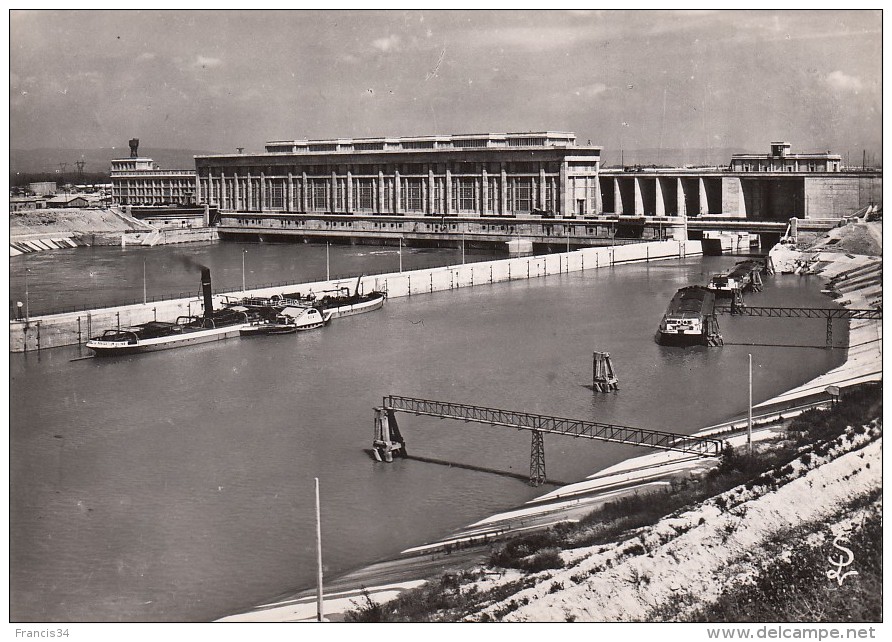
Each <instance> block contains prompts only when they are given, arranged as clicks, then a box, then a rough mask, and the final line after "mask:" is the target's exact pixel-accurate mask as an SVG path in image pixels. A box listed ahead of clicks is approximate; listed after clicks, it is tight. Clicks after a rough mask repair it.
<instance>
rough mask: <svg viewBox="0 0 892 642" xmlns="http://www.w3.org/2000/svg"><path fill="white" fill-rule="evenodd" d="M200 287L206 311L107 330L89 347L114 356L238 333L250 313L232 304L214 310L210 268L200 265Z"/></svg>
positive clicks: (246, 321)
mask: <svg viewBox="0 0 892 642" xmlns="http://www.w3.org/2000/svg"><path fill="white" fill-rule="evenodd" d="M201 290H202V296H203V298H204V314H203V315H201V316H181V317H178V318H177V320H176V322H173V323H171V322H165V321H149V322H148V323H142V324H139V325H135V326H132V327H129V328H117V329H112V330H106V331H105V332H103V333H102V334H101V335H100V336H98V337H93V338H92V339H90V340H89V341H87V347H88V348H90V350H92V351H93V353H94V354H95V356H97V357H111V356H118V355H128V354H139V353H142V352H155V351H157V350H169V349H171V348H180V347H183V346H187V345H194V344H197V343H207V342H209V341H220V340H222V339H228V338H230V337H237V336H239V334H240V332H241V329H242V328H243V327H245V326H247V325H249V323H250V319H249V317H248V313H247V312H246V311H245V310H237V309H232V308H223V309H221V310H214V301H213V297H212V295H211V271H210V270H209V269H208V268H202V269H201Z"/></svg>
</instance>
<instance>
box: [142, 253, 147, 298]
mask: <svg viewBox="0 0 892 642" xmlns="http://www.w3.org/2000/svg"><path fill="white" fill-rule="evenodd" d="M142 304H143V305H145V304H146V260H145V259H143V260H142Z"/></svg>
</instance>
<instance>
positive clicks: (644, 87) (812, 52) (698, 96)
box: [9, 10, 882, 164]
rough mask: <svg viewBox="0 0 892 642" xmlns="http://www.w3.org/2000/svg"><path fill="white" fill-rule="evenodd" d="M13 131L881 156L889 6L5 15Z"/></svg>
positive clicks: (249, 141) (93, 142)
mask: <svg viewBox="0 0 892 642" xmlns="http://www.w3.org/2000/svg"><path fill="white" fill-rule="evenodd" d="M9 20H10V31H9V37H10V65H9V67H10V110H9V116H10V141H9V143H10V147H11V148H14V149H32V148H43V147H51V148H63V149H76V148H96V147H113V146H118V147H126V144H127V140H128V139H130V138H133V137H136V138H139V139H140V140H141V145H143V146H147V147H153V148H161V147H165V148H187V149H196V150H205V151H215V152H234V151H235V150H236V148H237V147H244V148H245V150H246V151H249V152H250V151H262V150H263V145H264V143H265V142H266V141H269V140H277V139H278V140H282V139H286V140H293V139H300V138H310V139H313V138H337V137H344V138H348V137H362V136H409V135H426V134H461V133H484V132H520V131H543V130H554V131H572V132H575V133H576V135H577V140H578V142H579V143H581V144H586V143H588V142H589V141H591V144H593V145H600V146H603V147H604V148H605V152H606V151H608V150H616V149H642V148H654V149H665V148H685V149H688V148H739V149H742V150H746V151H750V152H760V153H761V152H764V153H767V151H768V147H769V143H770V142H771V141H774V140H786V141H789V142H790V143H791V144H792V146H793V151H802V152H807V151H826V150H832V151H833V152H835V153H841V154H843V155H844V156H845V154H847V153H851V154H852V158H853V163H854V159H855V158H856V157H857V160H858V164H860V159H861V154H862V150H864V149H866V150H867V152H868V154H876V155H877V156H879V155H880V154H881V151H882V150H881V145H882V141H881V107H882V102H881V96H882V31H881V28H882V16H881V14H880V12H879V11H875V10H871V11H630V12H622V11H594V10H592V11H588V10H586V11H582V10H567V11H557V10H555V11H514V10H510V11H509V10H502V11H427V10H413V11H403V10H390V11H356V10H352V11H171V10H164V11H98V10H92V11H12V12H11V13H10V18H9Z"/></svg>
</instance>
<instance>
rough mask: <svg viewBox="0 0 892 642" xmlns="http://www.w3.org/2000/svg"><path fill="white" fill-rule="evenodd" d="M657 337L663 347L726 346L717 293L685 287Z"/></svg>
mask: <svg viewBox="0 0 892 642" xmlns="http://www.w3.org/2000/svg"><path fill="white" fill-rule="evenodd" d="M657 334H658V341H659V343H660V344H661V345H677V346H690V345H709V346H717V345H722V336H721V334H719V326H718V321H717V320H716V316H715V294H713V293H712V292H711V291H710V290H709V289H708V288H705V287H703V286H700V285H692V286H688V287H686V288H681V289H680V290H679V291H678V292H676V293H675V295H674V296H673V297H672V300H671V301H670V302H669V306H668V307H667V308H666V313H665V314H664V315H663V319H662V321H660V328H659V330H658V333H657Z"/></svg>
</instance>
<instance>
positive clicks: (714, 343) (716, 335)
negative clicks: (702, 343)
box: [704, 314, 725, 348]
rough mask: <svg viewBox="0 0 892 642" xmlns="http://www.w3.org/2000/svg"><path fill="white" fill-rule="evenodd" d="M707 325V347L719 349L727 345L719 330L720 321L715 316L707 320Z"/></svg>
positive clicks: (708, 317)
mask: <svg viewBox="0 0 892 642" xmlns="http://www.w3.org/2000/svg"><path fill="white" fill-rule="evenodd" d="M705 323H706V332H705V333H704V334H705V335H706V345H707V346H709V347H712V348H718V347H721V346H723V345H725V340H724V339H723V338H722V332H721V330H720V329H719V320H718V318H717V317H716V315H714V314H710V315H709V316H707V317H706V319H705Z"/></svg>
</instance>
